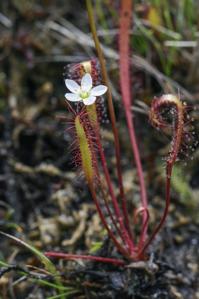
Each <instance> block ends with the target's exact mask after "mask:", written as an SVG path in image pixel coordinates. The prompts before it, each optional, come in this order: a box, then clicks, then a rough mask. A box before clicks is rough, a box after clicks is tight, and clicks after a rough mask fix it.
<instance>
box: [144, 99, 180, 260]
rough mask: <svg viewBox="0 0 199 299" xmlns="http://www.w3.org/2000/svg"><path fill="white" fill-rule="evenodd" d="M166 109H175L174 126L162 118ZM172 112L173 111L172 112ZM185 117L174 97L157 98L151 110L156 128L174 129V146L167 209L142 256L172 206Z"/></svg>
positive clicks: (169, 165) (169, 164) (169, 162)
mask: <svg viewBox="0 0 199 299" xmlns="http://www.w3.org/2000/svg"><path fill="white" fill-rule="evenodd" d="M165 107H171V109H172V108H174V109H175V110H173V114H172V116H173V122H172V126H170V124H168V123H167V122H166V121H165V120H164V119H163V117H162V116H161V114H160V112H161V109H163V108H165ZM171 111H172V110H171ZM185 116H186V106H184V105H183V103H182V102H181V100H180V99H179V98H178V97H177V96H174V95H171V94H167V95H163V96H161V97H160V98H155V99H154V100H153V102H152V106H151V110H150V120H151V123H152V125H154V126H155V127H156V128H160V129H163V128H166V127H171V128H173V139H172V146H171V150H170V152H169V156H168V158H167V161H166V191H165V201H166V202H165V209H164V212H163V215H162V218H161V220H160V222H159V224H158V225H157V226H156V227H155V229H154V231H153V232H152V235H151V237H150V238H149V239H148V240H147V242H146V243H145V245H144V246H143V248H142V250H141V252H140V254H141V255H142V254H143V253H144V252H145V251H146V249H147V248H148V246H149V245H150V244H151V242H152V241H153V240H154V238H155V236H156V235H157V233H158V232H159V231H160V229H161V228H162V226H163V225H164V223H165V220H166V218H167V215H168V211H169V205H170V190H171V175H172V169H173V166H174V163H175V162H176V159H177V157H178V154H179V152H180V149H181V146H182V144H183V139H184V134H185V131H184V130H185V129H184V128H185Z"/></svg>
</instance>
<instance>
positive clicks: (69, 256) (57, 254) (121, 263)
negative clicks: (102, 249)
mask: <svg viewBox="0 0 199 299" xmlns="http://www.w3.org/2000/svg"><path fill="white" fill-rule="evenodd" d="M44 254H45V255H46V256H47V257H53V258H58V259H66V260H74V261H75V260H78V259H79V260H90V261H96V262H102V263H111V264H114V265H117V266H125V265H126V263H125V262H124V261H123V260H120V259H114V258H108V257H102V256H93V255H80V254H78V255H75V254H70V253H61V252H52V251H48V252H45V253H44Z"/></svg>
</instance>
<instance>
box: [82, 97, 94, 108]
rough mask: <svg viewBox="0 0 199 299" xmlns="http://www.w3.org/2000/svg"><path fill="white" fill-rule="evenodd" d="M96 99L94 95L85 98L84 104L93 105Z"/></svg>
mask: <svg viewBox="0 0 199 299" xmlns="http://www.w3.org/2000/svg"><path fill="white" fill-rule="evenodd" d="M95 101H96V97H94V96H90V97H88V98H87V99H83V103H84V105H87V106H88V105H92V104H93V103H95Z"/></svg>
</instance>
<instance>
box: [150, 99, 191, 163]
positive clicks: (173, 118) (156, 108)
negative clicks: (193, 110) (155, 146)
mask: <svg viewBox="0 0 199 299" xmlns="http://www.w3.org/2000/svg"><path fill="white" fill-rule="evenodd" d="M149 119H150V122H151V124H152V125H153V126H154V127H156V128H157V129H162V130H163V131H165V132H169V133H172V141H171V148H170V151H169V155H168V157H167V163H169V164H171V165H173V164H174V163H175V161H176V160H177V158H179V157H180V156H181V155H183V154H184V155H185V156H187V153H186V152H187V150H188V149H190V148H192V146H193V144H192V143H193V139H194V132H193V131H191V130H190V119H189V114H188V108H187V105H186V103H183V102H182V101H181V100H180V98H179V97H177V96H175V95H172V94H165V95H162V96H161V97H155V98H154V100H153V101H152V104H151V109H150V112H149Z"/></svg>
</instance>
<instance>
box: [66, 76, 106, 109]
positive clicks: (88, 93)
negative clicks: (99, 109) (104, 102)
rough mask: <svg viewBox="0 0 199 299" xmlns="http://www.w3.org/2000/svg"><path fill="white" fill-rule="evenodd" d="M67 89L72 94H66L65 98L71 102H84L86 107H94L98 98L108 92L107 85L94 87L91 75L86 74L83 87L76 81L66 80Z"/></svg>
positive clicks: (82, 81)
mask: <svg viewBox="0 0 199 299" xmlns="http://www.w3.org/2000/svg"><path fill="white" fill-rule="evenodd" d="M65 84H66V87H67V88H68V89H69V90H70V91H71V93H66V94H65V97H66V99H67V100H68V101H71V102H80V101H83V103H84V105H92V104H93V103H94V102H95V101H96V98H97V97H99V96H101V95H103V94H104V93H105V92H106V91H107V87H106V86H105V85H98V86H95V87H92V86H93V82H92V77H91V75H90V74H89V73H86V74H85V75H84V76H83V77H82V80H81V86H79V84H77V82H75V81H74V80H69V79H66V80H65Z"/></svg>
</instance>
